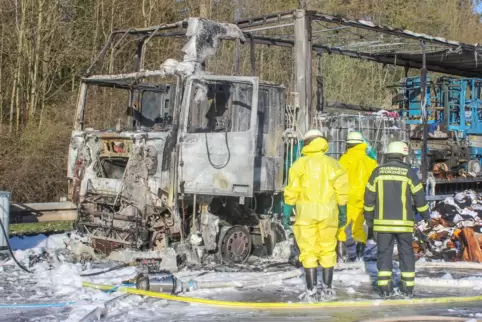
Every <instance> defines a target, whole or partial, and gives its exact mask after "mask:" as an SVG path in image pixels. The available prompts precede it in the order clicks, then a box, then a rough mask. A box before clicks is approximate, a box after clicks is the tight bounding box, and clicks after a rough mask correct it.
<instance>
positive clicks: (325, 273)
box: [322, 267, 333, 289]
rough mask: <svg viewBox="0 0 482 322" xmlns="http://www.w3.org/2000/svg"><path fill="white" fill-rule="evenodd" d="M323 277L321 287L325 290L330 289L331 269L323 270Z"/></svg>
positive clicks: (331, 280)
mask: <svg viewBox="0 0 482 322" xmlns="http://www.w3.org/2000/svg"><path fill="white" fill-rule="evenodd" d="M322 274H323V275H322V276H323V286H324V287H326V288H327V289H331V283H332V282H333V267H330V268H324V267H323V271H322Z"/></svg>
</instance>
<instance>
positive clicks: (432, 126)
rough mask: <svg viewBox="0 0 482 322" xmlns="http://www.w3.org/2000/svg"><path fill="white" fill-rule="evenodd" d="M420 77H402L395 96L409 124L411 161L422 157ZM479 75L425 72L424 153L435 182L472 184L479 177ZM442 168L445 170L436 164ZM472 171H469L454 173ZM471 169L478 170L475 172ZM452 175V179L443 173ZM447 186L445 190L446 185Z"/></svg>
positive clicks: (481, 104)
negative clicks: (426, 118)
mask: <svg viewBox="0 0 482 322" xmlns="http://www.w3.org/2000/svg"><path fill="white" fill-rule="evenodd" d="M421 88H422V86H421V78H420V77H418V76H417V77H409V78H405V79H403V80H402V81H401V86H400V90H399V91H398V97H397V99H396V100H395V101H396V103H397V104H398V107H399V110H400V115H401V116H402V117H403V118H404V119H405V123H406V124H407V126H408V127H409V128H410V145H411V150H412V159H413V161H412V162H413V164H415V165H418V166H419V165H420V164H421V160H422V144H421V143H420V142H421V140H422V136H421V135H420V133H421V130H420V129H421V128H422V109H423V106H422V103H423V101H422V99H421V98H422V97H423V95H422V93H421ZM481 95H482V79H479V78H453V77H439V78H436V79H433V78H432V79H431V78H430V77H429V76H427V88H426V93H425V108H426V110H427V117H428V120H427V124H428V126H429V130H428V132H429V135H428V138H427V142H428V145H427V155H428V165H429V171H430V170H432V171H434V174H435V177H436V179H437V184H445V185H449V184H450V185H451V186H452V188H453V186H454V185H456V183H461V184H462V183H471V184H472V185H471V186H470V187H469V186H466V185H464V186H463V187H457V188H454V189H458V190H460V189H464V188H474V187H473V185H474V184H475V185H478V183H479V182H482V173H481V170H480V169H481V157H482V97H481ZM442 168H444V169H445V170H446V171H442V172H444V174H440V173H439V172H437V171H435V169H442ZM464 172H471V175H470V176H459V177H458V178H455V176H454V174H461V173H464ZM474 173H475V174H476V176H475V177H474ZM448 176H450V179H447V177H448ZM447 192H449V191H447Z"/></svg>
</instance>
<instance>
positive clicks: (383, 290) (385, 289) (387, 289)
mask: <svg viewBox="0 0 482 322" xmlns="http://www.w3.org/2000/svg"><path fill="white" fill-rule="evenodd" d="M378 288H379V289H380V295H381V296H382V298H387V297H390V296H392V294H393V284H392V281H390V282H388V285H386V286H385V285H384V286H378Z"/></svg>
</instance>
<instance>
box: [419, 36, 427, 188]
mask: <svg viewBox="0 0 482 322" xmlns="http://www.w3.org/2000/svg"><path fill="white" fill-rule="evenodd" d="M421 46H422V56H423V58H422V70H421V75H420V88H421V92H422V93H421V99H422V102H421V108H422V126H423V134H422V160H421V162H422V180H423V183H424V184H425V183H426V182H427V177H428V162H427V139H428V124H427V120H428V115H427V100H426V97H427V62H426V53H425V41H421Z"/></svg>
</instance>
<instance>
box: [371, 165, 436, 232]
mask: <svg viewBox="0 0 482 322" xmlns="http://www.w3.org/2000/svg"><path fill="white" fill-rule="evenodd" d="M414 205H415V207H416V209H417V211H418V212H419V213H420V215H421V216H422V217H423V219H424V220H426V221H428V220H429V219H430V214H429V211H428V204H427V201H426V199H425V192H424V189H423V186H422V183H421V182H420V179H419V178H418V176H417V174H416V173H415V172H414V171H413V170H412V169H410V167H409V165H408V164H406V163H404V162H402V161H399V160H393V159H392V160H389V161H388V162H387V163H385V164H384V165H382V166H379V167H378V168H376V169H375V170H373V172H372V175H371V176H370V179H369V181H368V184H367V186H366V188H365V205H364V215H365V220H366V222H367V225H368V227H369V228H373V231H375V232H386V233H411V232H413V228H414V220H415V212H414V209H413V206H414Z"/></svg>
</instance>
